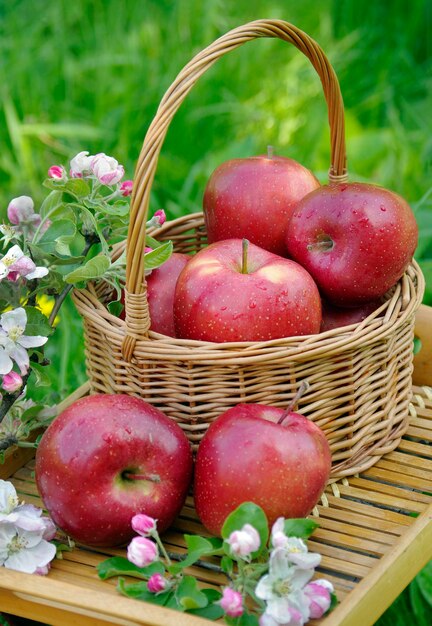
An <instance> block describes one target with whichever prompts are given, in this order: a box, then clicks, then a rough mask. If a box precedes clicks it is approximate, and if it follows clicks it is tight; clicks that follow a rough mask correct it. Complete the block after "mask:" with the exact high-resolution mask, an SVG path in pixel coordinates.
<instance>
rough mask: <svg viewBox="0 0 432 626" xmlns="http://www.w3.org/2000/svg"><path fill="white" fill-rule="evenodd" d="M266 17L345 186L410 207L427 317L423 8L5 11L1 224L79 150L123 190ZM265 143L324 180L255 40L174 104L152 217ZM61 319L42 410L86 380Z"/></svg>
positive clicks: (77, 345)
mask: <svg viewBox="0 0 432 626" xmlns="http://www.w3.org/2000/svg"><path fill="white" fill-rule="evenodd" d="M264 17H268V18H269V17H273V18H282V19H285V20H287V21H289V22H292V23H294V24H295V25H296V26H298V27H299V28H301V29H303V30H305V31H306V32H308V34H310V35H311V36H312V37H313V38H314V39H316V40H317V41H318V42H319V43H320V45H321V46H322V48H323V49H324V50H325V52H326V54H327V56H328V57H329V59H330V61H331V63H332V64H333V66H334V68H335V70H336V73H337V75H338V77H339V80H340V84H341V89H342V93H343V97H344V101H345V109H346V129H347V151H348V167H349V172H350V179H351V180H364V181H372V182H375V183H378V184H380V185H383V186H385V187H388V188H390V189H393V190H394V191H396V192H398V193H400V194H401V195H403V196H404V197H405V198H406V199H407V200H408V202H409V203H410V204H411V206H412V207H413V209H414V211H415V213H416V217H417V220H418V223H419V227H420V240H419V246H418V250H417V255H416V256H417V259H418V260H419V261H420V263H421V265H422V268H423V271H424V273H425V276H426V281H427V285H428V286H427V293H426V296H425V301H426V302H429V303H432V185H431V179H432V178H431V161H432V116H431V114H430V112H431V111H432V55H431V46H432V43H431V42H432V37H431V32H432V31H431V24H432V3H431V2H430V1H429V0H411V2H410V3H409V6H408V4H407V3H406V1H405V0H387V1H386V2H384V1H383V0H382V1H378V2H359V1H358V0H321V1H320V2H317V1H316V0H302V2H295V1H294V0H291V1H289V0H236V2H230V1H229V0H206V1H205V2H203V1H202V0H188V1H184V0H183V1H182V0H125V1H124V2H119V1H118V0H75V1H74V2H70V1H66V0H57V1H56V2H49V3H48V2H45V1H43V0H3V1H2V2H0V103H1V109H0V145H1V150H0V219H1V218H2V217H3V216H4V215H5V210H6V207H7V204H8V202H9V200H10V199H11V198H13V197H15V196H18V195H21V194H29V195H31V196H33V198H34V199H35V201H36V204H37V203H38V202H40V201H41V200H42V199H43V197H44V195H45V194H44V190H43V188H42V186H41V182H42V180H43V179H44V177H45V173H46V171H47V169H48V167H49V166H50V165H52V164H54V163H56V164H60V163H63V164H66V163H67V162H68V160H69V159H70V158H71V156H73V155H74V154H75V153H77V152H79V151H81V150H85V149H87V150H89V151H90V152H91V153H95V152H101V151H103V152H106V153H108V154H112V155H113V156H115V157H116V158H117V159H118V160H119V161H120V162H122V163H123V164H124V165H125V167H126V171H127V177H128V178H131V177H132V176H133V170H134V163H135V162H136V159H137V157H138V154H139V151H140V148H141V145H142V141H143V138H144V135H145V132H146V129H147V127H148V125H149V124H150V122H151V119H152V117H153V115H154V113H155V111H156V109H157V106H158V103H159V101H160V99H161V97H162V95H163V93H164V92H165V90H166V89H167V88H168V87H169V85H170V84H171V82H172V81H173V80H174V78H175V76H176V75H177V73H178V72H179V71H180V69H181V68H182V67H183V65H184V64H185V63H186V62H187V61H188V60H189V59H190V58H191V57H192V56H193V55H194V54H195V53H197V52H198V51H200V50H201V49H202V48H203V47H205V46H206V45H208V44H209V43H211V42H212V41H213V40H214V39H215V38H217V37H218V36H220V35H221V34H223V33H224V32H226V31H227V30H229V29H231V28H234V27H235V26H237V25H240V24H242V23H245V22H247V21H249V20H253V19H258V18H264ZM269 144H272V145H273V146H274V147H275V151H276V153H279V154H282V155H286V156H290V157H292V158H294V159H297V160H299V161H300V162H302V163H303V164H304V165H306V166H307V167H309V168H310V169H312V170H313V171H314V173H315V174H316V175H317V176H318V177H319V178H320V180H321V181H323V182H324V181H325V180H326V173H327V170H328V167H329V132H328V124H327V113H326V108H325V102H324V98H323V96H322V90H321V85H320V82H319V79H318V78H317V76H316V75H315V74H314V70H313V69H312V67H311V66H310V64H309V63H308V61H307V60H306V59H305V58H304V57H302V55H301V54H300V53H299V52H298V51H297V50H295V49H294V48H292V47H290V46H287V45H286V44H284V43H283V42H281V41H275V40H259V41H255V42H251V43H249V44H247V45H245V46H242V47H241V48H240V49H237V50H236V51H233V52H232V53H230V54H229V55H226V56H225V57H224V58H223V59H221V60H220V61H219V62H218V63H217V64H216V65H215V66H213V67H212V68H211V69H210V70H209V71H208V72H207V73H206V74H205V75H204V76H203V77H202V79H201V80H200V81H199V83H198V84H197V85H196V86H195V87H194V89H193V90H192V92H191V94H190V95H189V96H188V98H187V99H186V101H185V102H184V103H183V105H182V107H181V109H180V110H179V112H178V113H177V115H176V117H175V119H174V121H173V123H172V125H171V127H170V130H169V132H168V135H167V138H166V142H165V145H164V147H163V150H162V153H161V157H160V160H159V166H158V171H157V175H156V179H155V183H154V187H153V201H152V208H153V210H156V209H158V208H164V209H165V210H166V211H167V213H168V216H169V217H171V218H173V217H177V216H180V215H183V214H184V213H186V212H189V211H196V210H199V209H200V208H201V198H202V193H203V189H204V186H205V183H206V180H207V178H208V176H209V175H210V173H211V172H212V170H213V169H214V168H215V167H216V166H217V165H218V164H219V163H221V162H222V161H224V160H226V159H229V158H233V157H242V156H248V155H252V154H257V153H261V152H263V151H265V149H266V146H267V145H269ZM61 318H62V319H61V322H60V325H59V328H58V329H57V332H56V334H55V339H51V340H50V342H49V343H48V344H47V353H48V356H49V358H51V360H52V363H53V365H52V366H51V370H52V381H53V383H52V390H51V400H52V401H55V400H57V399H59V398H62V397H64V395H65V394H66V393H68V392H69V391H71V389H73V388H75V387H76V386H77V385H78V384H79V383H81V382H82V381H83V380H84V377H85V373H84V370H83V346H82V338H81V322H80V320H79V319H78V317H77V315H76V313H75V311H74V308H73V306H72V305H71V304H68V305H67V306H66V307H64V308H63V309H62V312H61ZM37 393H38V392H37V391H35V394H36V395H37ZM401 601H403V599H402V600H401ZM390 615H391V614H390ZM419 623H420V622H419Z"/></svg>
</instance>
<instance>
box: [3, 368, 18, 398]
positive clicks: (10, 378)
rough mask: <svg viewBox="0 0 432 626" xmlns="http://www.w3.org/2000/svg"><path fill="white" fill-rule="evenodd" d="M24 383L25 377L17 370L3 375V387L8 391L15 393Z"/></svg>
mask: <svg viewBox="0 0 432 626" xmlns="http://www.w3.org/2000/svg"><path fill="white" fill-rule="evenodd" d="M22 384H23V379H22V378H21V376H20V375H19V374H17V373H16V372H13V371H12V372H9V374H5V375H4V376H3V382H2V387H3V389H4V390H5V391H7V392H8V393H14V392H15V391H18V389H21V387H22Z"/></svg>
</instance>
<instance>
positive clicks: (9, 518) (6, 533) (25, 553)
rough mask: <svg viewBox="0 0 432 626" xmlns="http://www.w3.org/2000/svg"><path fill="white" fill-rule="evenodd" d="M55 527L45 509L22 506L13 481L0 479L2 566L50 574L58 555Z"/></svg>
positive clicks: (0, 548)
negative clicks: (52, 563) (51, 565)
mask: <svg viewBox="0 0 432 626" xmlns="http://www.w3.org/2000/svg"><path fill="white" fill-rule="evenodd" d="M55 533H56V527H55V525H54V524H53V522H52V521H51V519H50V518H49V517H45V516H43V515H42V510H41V509H39V508H37V507H35V506H33V505H31V504H21V503H20V502H19V500H18V496H17V493H16V490H15V487H14V486H13V484H12V483H11V482H8V481H5V480H0V566H1V565H3V567H7V568H9V569H13V570H18V571H20V572H25V573H27V574H47V573H48V571H49V568H50V564H51V561H52V560H53V558H54V557H55V555H56V546H55V545H54V544H53V543H50V542H51V540H52V539H54V536H55Z"/></svg>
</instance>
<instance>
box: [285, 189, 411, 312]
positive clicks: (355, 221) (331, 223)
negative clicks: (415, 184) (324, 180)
mask: <svg viewBox="0 0 432 626" xmlns="http://www.w3.org/2000/svg"><path fill="white" fill-rule="evenodd" d="M417 237H418V229H417V224H416V221H415V218H414V215H413V212H412V211H411V208H410V207H409V205H408V204H407V203H406V202H405V200H404V199H403V198H401V197H400V196H398V195H397V194H395V193H393V192H392V191H388V190H387V189H383V188H381V187H377V186H376V185H369V184H365V183H351V184H348V183H341V184H337V185H331V186H323V187H321V188H320V189H317V190H316V191H313V192H312V193H310V194H309V195H307V196H306V197H305V198H303V200H301V201H300V202H299V204H298V206H297V209H296V210H295V211H294V214H293V217H292V219H291V221H290V223H289V224H288V228H287V231H286V245H287V249H288V252H289V256H290V257H292V258H293V259H295V260H296V261H297V262H298V263H300V264H301V265H302V266H303V267H305V268H306V269H307V270H308V271H309V272H310V273H311V275H312V276H313V277H314V279H315V281H316V283H317V284H318V287H319V289H320V291H321V293H322V294H323V295H324V296H325V298H326V299H327V300H329V301H330V302H332V303H333V304H336V305H339V306H356V305H359V304H362V303H364V302H370V301H372V300H377V299H378V298H379V297H380V296H382V295H383V294H385V293H386V291H387V290H388V289H390V287H392V286H393V285H394V284H395V283H396V282H397V281H398V280H399V278H400V277H401V276H402V274H403V273H404V271H405V270H406V268H407V267H408V264H409V263H410V261H411V259H412V256H413V254H414V251H415V248H416V245H417Z"/></svg>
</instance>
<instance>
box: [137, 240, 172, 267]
mask: <svg viewBox="0 0 432 626" xmlns="http://www.w3.org/2000/svg"><path fill="white" fill-rule="evenodd" d="M172 252H173V244H172V241H166V242H165V243H163V244H162V245H161V246H159V247H157V248H155V249H154V250H152V251H151V252H148V253H147V254H146V255H145V257H144V267H145V269H146V270H154V269H156V268H157V267H159V266H160V265H162V263H165V261H168V259H169V258H170V256H171V254H172Z"/></svg>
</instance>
